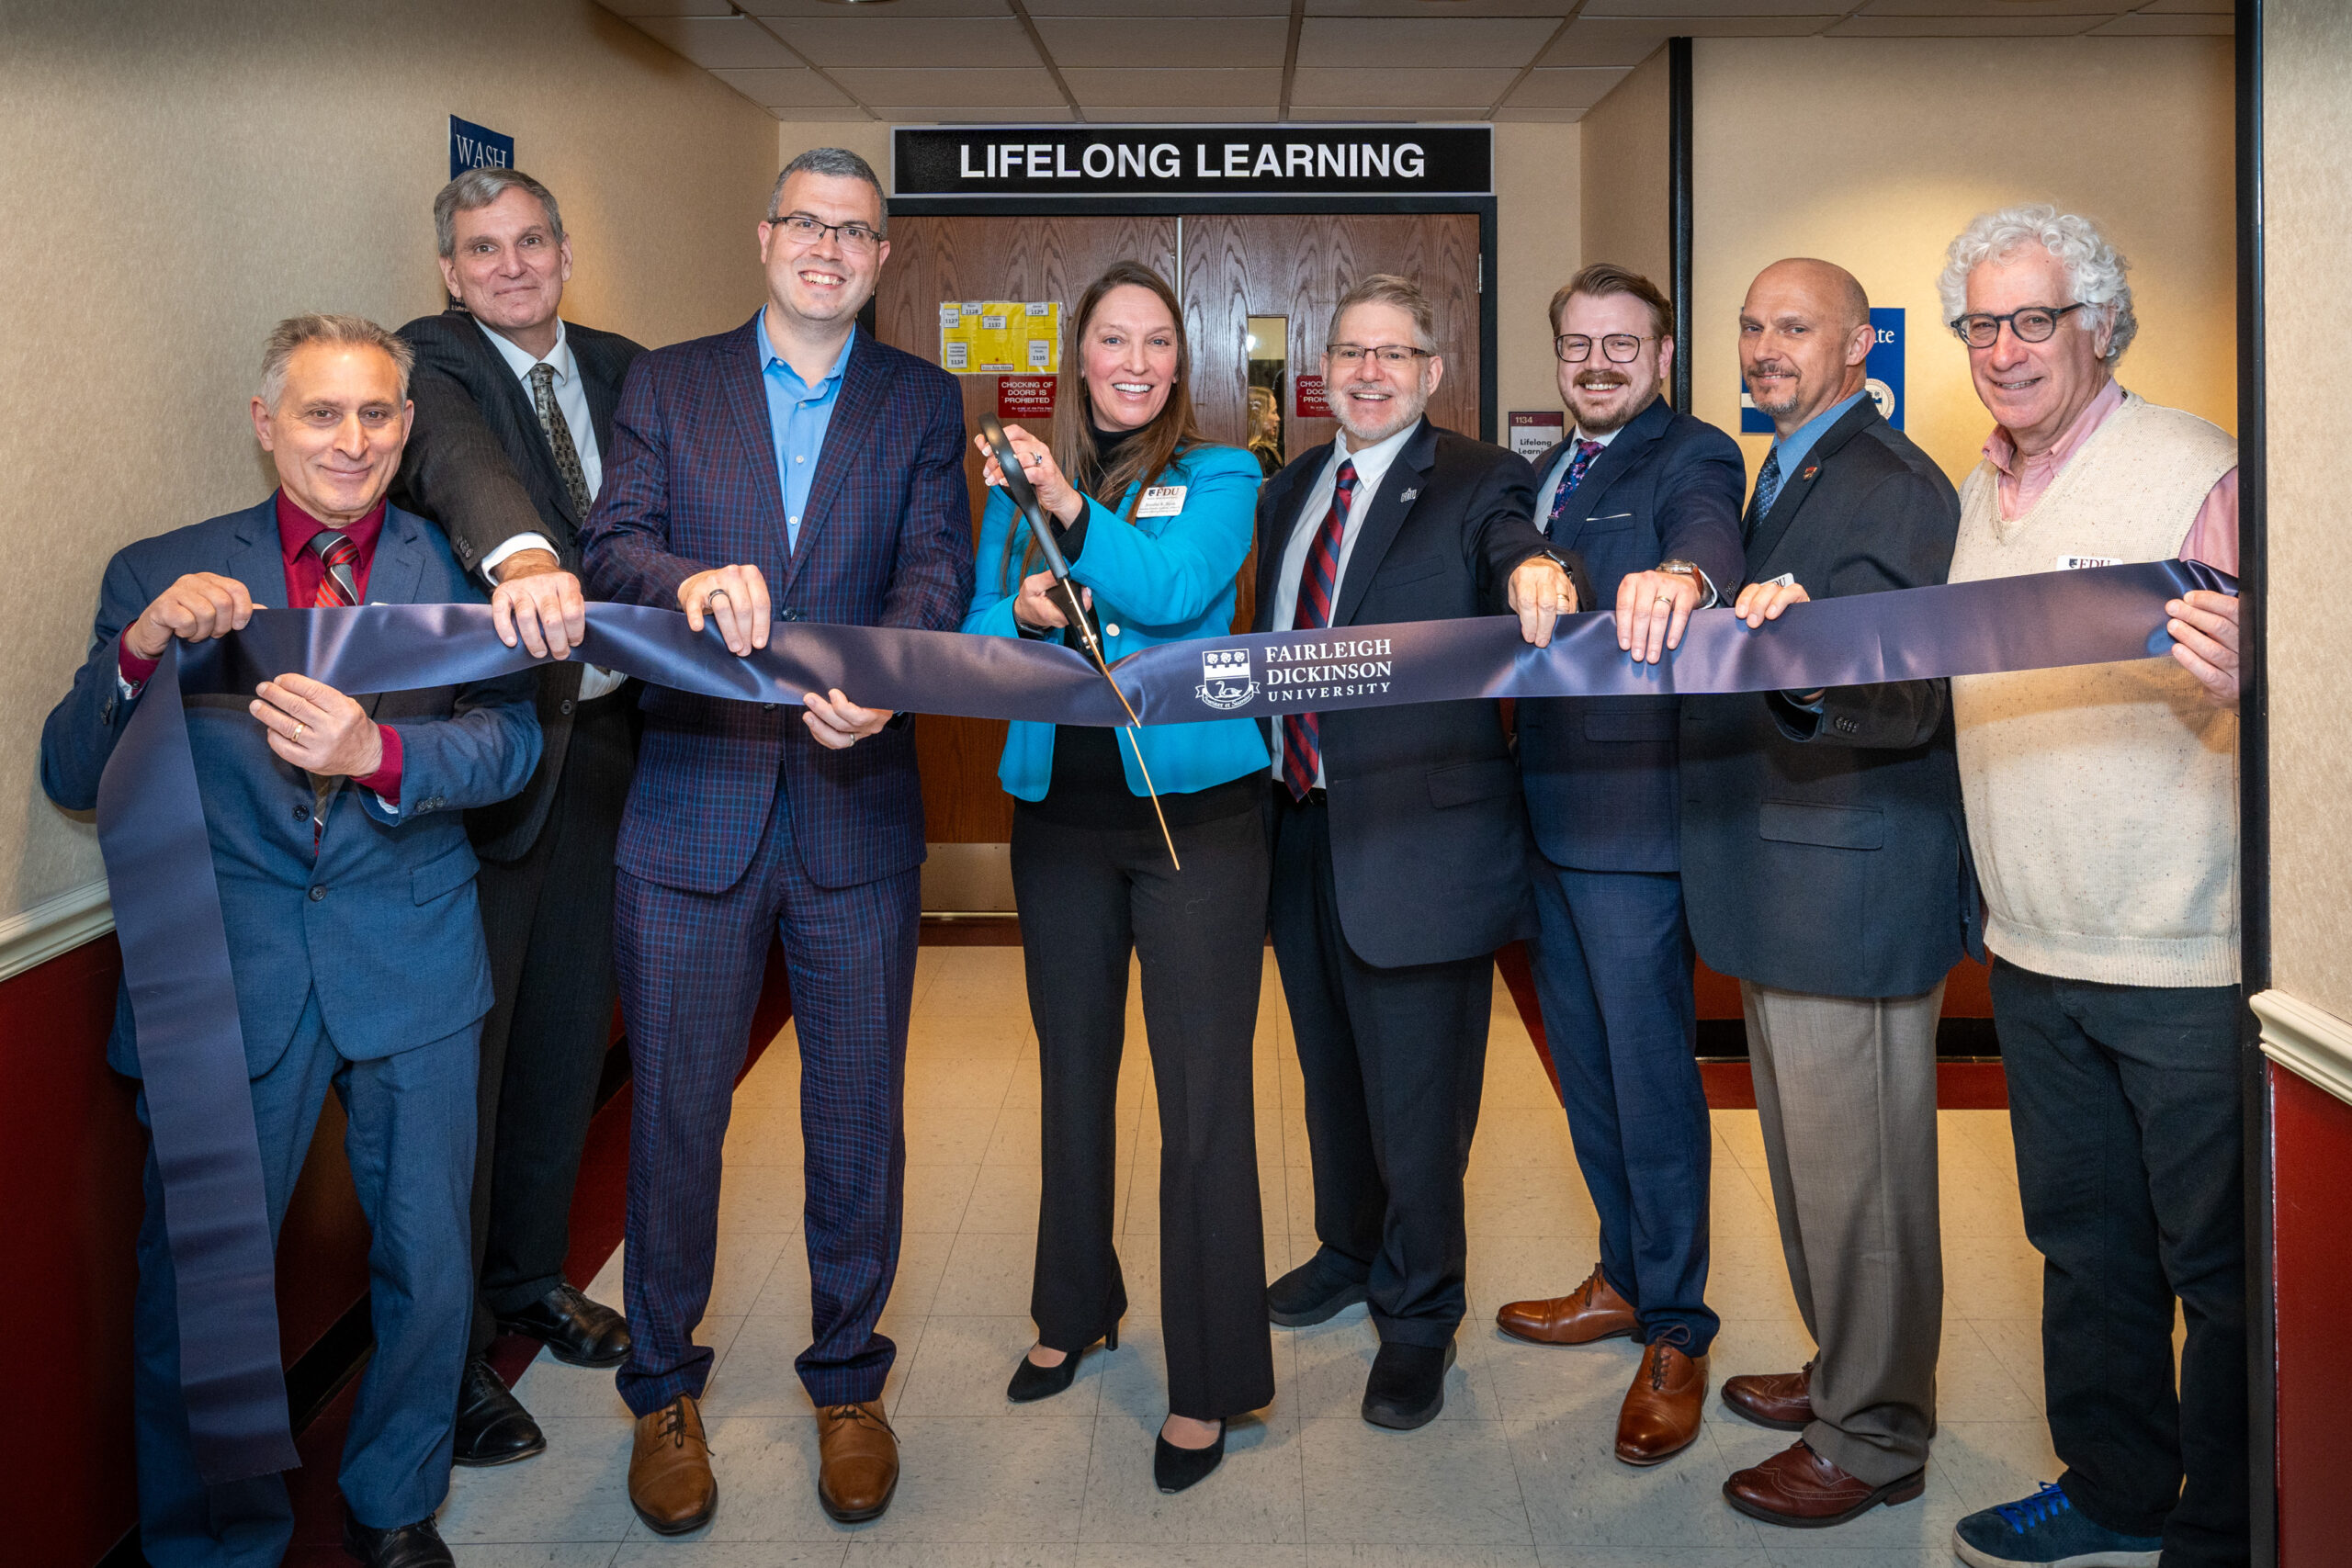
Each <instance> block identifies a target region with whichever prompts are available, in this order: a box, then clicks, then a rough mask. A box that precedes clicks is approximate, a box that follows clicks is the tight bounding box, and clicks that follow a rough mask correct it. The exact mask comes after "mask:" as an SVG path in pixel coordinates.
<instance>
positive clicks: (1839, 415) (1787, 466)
mask: <svg viewBox="0 0 2352 1568" xmlns="http://www.w3.org/2000/svg"><path fill="white" fill-rule="evenodd" d="M833 372H834V374H835V375H839V374H840V373H841V367H840V366H838V365H836V366H835V367H833ZM769 396H770V397H774V396H775V394H774V393H773V392H771V393H770V394H769ZM1869 396H1870V393H1869V391H1867V390H1863V391H1860V392H1856V393H1855V394H1854V395H1853V396H1852V397H1850V398H1840V399H1838V400H1837V401H1836V402H1834V403H1831V404H1830V405H1829V406H1828V407H1827V408H1826V409H1823V410H1822V411H1821V412H1819V413H1817V414H1815V415H1814V416H1813V417H1812V418H1811V419H1809V420H1806V421H1805V422H1804V423H1803V424H1800V425H1798V426H1797V427H1796V429H1795V430H1794V431H1793V432H1792V433H1791V434H1787V435H1783V436H1781V438H1780V439H1779V440H1777V441H1775V442H1773V443H1772V449H1773V450H1774V451H1776V452H1778V453H1780V455H1781V483H1782V484H1783V485H1785V484H1787V483H1788V482H1789V481H1790V480H1791V479H1794V478H1795V477H1796V472H1797V469H1798V468H1799V467H1800V466H1802V465H1803V464H1804V455H1805V454H1806V453H1808V452H1810V451H1812V450H1813V448H1814V444H1815V442H1817V441H1819V440H1820V439H1821V438H1822V436H1824V435H1825V434H1828V431H1829V427H1830V426H1831V425H1833V424H1835V423H1838V421H1839V420H1841V419H1843V418H1845V417H1846V411H1848V410H1849V409H1850V408H1852V407H1853V406H1854V405H1855V404H1856V403H1859V402H1860V401H1861V400H1863V399H1864V398H1867V397H1869Z"/></svg>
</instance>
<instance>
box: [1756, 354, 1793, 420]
mask: <svg viewBox="0 0 2352 1568" xmlns="http://www.w3.org/2000/svg"><path fill="white" fill-rule="evenodd" d="M1759 368H1761V369H1768V370H1784V369H1786V368H1787V367H1785V366H1781V365H1768V366H1762V367H1759ZM1787 387H1788V390H1787V391H1785V392H1781V393H1779V394H1777V395H1770V400H1767V399H1768V394H1766V393H1762V392H1758V390H1757V389H1756V388H1755V384H1754V383H1753V382H1750V383H1749V385H1748V389H1747V400H1748V401H1749V402H1751V403H1753V404H1755V405H1756V412H1758V413H1760V414H1762V415H1764V416H1765V417H1766V418H1768V419H1773V420H1778V419H1781V418H1782V417H1784V416H1786V415H1788V414H1792V413H1794V412H1796V411H1797V408H1798V406H1799V405H1800V404H1802V403H1803V402H1804V378H1803V377H1799V376H1792V377H1790V378H1789V380H1788V382H1787Z"/></svg>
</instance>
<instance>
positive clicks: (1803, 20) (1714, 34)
mask: <svg viewBox="0 0 2352 1568" xmlns="http://www.w3.org/2000/svg"><path fill="white" fill-rule="evenodd" d="M1842 19H1843V18H1842V17H1840V16H1818V17H1675V18H1673V19H1671V20H1667V19H1664V18H1652V17H1643V18H1640V19H1638V20H1636V19H1634V18H1631V17H1602V18H1600V19H1599V20H1592V19H1589V18H1586V17H1578V18H1577V20H1576V21H1575V22H1574V23H1573V24H1571V25H1570V26H1569V28H1568V30H1567V32H1566V33H1565V34H1564V35H1562V37H1561V39H1560V40H1559V41H1558V42H1557V43H1555V44H1554V45H1553V46H1552V47H1551V48H1550V49H1547V50H1545V51H1544V54H1543V57H1542V58H1541V59H1539V60H1537V61H1536V62H1535V63H1536V64H1538V65H1639V64H1640V63H1641V62H1643V61H1645V60H1647V59H1648V58H1649V57H1650V56H1651V55H1653V54H1656V53H1657V51H1659V50H1661V49H1664V48H1665V47H1666V40H1667V39H1670V38H1673V37H1675V36H1676V35H1677V34H1679V35H1681V36H1683V37H1685V38H1803V37H1804V36H1806V35H1807V34H1811V33H1817V32H1819V31H1820V30H1821V29H1822V28H1826V27H1829V26H1830V25H1832V24H1833V23H1836V22H1838V21H1839V20H1842Z"/></svg>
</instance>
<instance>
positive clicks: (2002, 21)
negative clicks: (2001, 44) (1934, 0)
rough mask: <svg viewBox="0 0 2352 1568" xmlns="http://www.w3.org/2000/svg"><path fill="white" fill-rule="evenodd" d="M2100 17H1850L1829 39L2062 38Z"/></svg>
mask: <svg viewBox="0 0 2352 1568" xmlns="http://www.w3.org/2000/svg"><path fill="white" fill-rule="evenodd" d="M2098 24H2099V18H2098V17H2039V16H2037V17H1847V18H1846V19H1845V20H1844V21H1842V22H1840V23H1838V25H1837V26H1836V27H1834V28H1830V29H1829V31H1828V32H1827V34H1826V35H1825V36H1826V37H1829V38H2060V37H2064V36H2066V35H2069V34H2073V33H2079V32H2083V31H2086V29H2088V28H2095V27H2097V26H2098Z"/></svg>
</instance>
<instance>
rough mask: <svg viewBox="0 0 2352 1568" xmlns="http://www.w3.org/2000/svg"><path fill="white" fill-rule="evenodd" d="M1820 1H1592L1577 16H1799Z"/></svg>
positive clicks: (1816, 7)
mask: <svg viewBox="0 0 2352 1568" xmlns="http://www.w3.org/2000/svg"><path fill="white" fill-rule="evenodd" d="M1820 9H1821V0H1592V3H1591V4H1590V5H1589V6H1586V7H1585V8H1584V10H1583V12H1582V13H1581V14H1580V15H1579V16H1578V17H1577V19H1578V20H1579V21H1581V20H1584V19H1585V18H1586V17H1802V16H1807V15H1812V14H1814V13H1817V12H1818V11H1819V10H1820Z"/></svg>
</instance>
